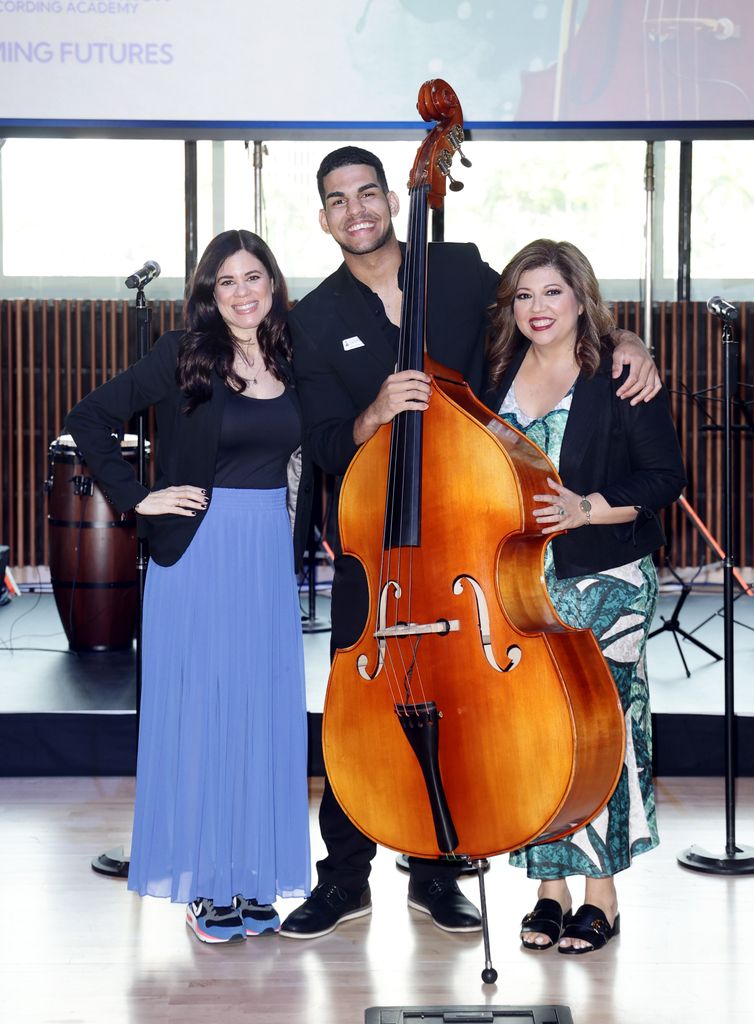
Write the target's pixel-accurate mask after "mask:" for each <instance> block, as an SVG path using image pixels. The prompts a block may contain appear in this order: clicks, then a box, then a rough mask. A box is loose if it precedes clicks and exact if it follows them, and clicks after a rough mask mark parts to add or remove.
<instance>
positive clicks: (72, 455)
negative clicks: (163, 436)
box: [46, 434, 148, 651]
mask: <svg viewBox="0 0 754 1024" xmlns="http://www.w3.org/2000/svg"><path fill="white" fill-rule="evenodd" d="M121 448H122V452H123V455H124V457H125V458H126V459H128V460H129V462H133V463H134V464H135V463H136V460H137V457H138V453H137V437H136V435H135V434H126V436H125V437H124V439H123V441H122V442H121ZM147 451H148V442H147ZM49 468H50V472H49V479H48V481H47V483H46V488H47V490H48V495H49V505H48V516H47V521H48V524H49V529H50V577H51V579H52V590H53V593H54V595H55V602H56V604H57V607H58V613H59V615H60V619H61V621H62V623H63V628H64V629H65V632H66V636H67V637H68V645H69V647H70V648H71V650H73V651H114V650H118V649H119V648H124V647H130V646H131V644H132V643H133V639H134V634H135V630H136V618H137V615H138V591H137V577H136V554H137V541H136V514H135V513H134V512H133V511H129V512H127V513H125V514H124V515H123V516H122V517H121V516H120V515H118V513H117V511H116V510H115V508H114V507H113V506H112V505H111V504H110V502H109V501H108V500H107V498H106V497H105V495H104V494H103V492H102V491H101V490H100V488H99V486H98V485H97V482H96V480H95V479H94V477H93V476H92V475H91V473H90V472H88V470H87V466H86V462H85V461H84V458H83V456H82V454H81V452H80V451H79V450H78V448H76V445H75V442H74V440H73V438H72V437H71V436H70V434H63V435H62V436H61V437H58V438H56V439H55V440H54V441H53V442H52V444H51V445H50V448H49Z"/></svg>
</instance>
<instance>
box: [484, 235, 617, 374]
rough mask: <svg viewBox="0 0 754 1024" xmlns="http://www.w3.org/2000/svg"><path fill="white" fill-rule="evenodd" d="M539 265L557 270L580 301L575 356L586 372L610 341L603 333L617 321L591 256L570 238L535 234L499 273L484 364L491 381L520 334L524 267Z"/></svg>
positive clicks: (596, 363) (502, 369) (593, 367)
mask: <svg viewBox="0 0 754 1024" xmlns="http://www.w3.org/2000/svg"><path fill="white" fill-rule="evenodd" d="M540 267H553V268H554V269H555V270H557V271H558V273H559V274H560V276H561V277H562V278H563V280H564V281H565V282H566V283H567V284H568V285H570V287H571V288H572V289H573V292H574V295H575V296H576V301H577V302H578V304H579V305H580V306H582V307H583V310H584V311H583V313H582V314H581V315H580V316H579V320H578V325H577V337H576V351H575V357H576V362H577V363H578V365H579V366H580V367H581V368H582V369H583V370H585V371H586V373H587V374H588V375H589V376H590V377H592V376H594V374H595V373H596V372H597V368H598V367H599V364H600V357H601V355H602V353H603V351H604V350H605V347H606V346H607V345H608V344H610V342H609V341H606V340H605V336H606V335H609V334H610V332H611V331H612V330H613V329H614V327H615V324H614V321H613V317H612V314H611V313H610V310H609V309H608V308H607V306H606V304H605V302H604V300H603V298H602V295H601V294H600V286H599V283H598V281H597V278H596V276H595V274H594V270H593V269H592V265H591V263H590V262H589V260H588V259H587V258H586V256H585V255H584V254H583V252H581V250H580V249H577V248H576V246H575V245H573V244H572V243H571V242H553V241H552V239H550V238H538V239H537V240H536V241H534V242H530V243H529V244H528V245H525V246H524V247H523V249H521V251H520V252H517V253H516V255H515V256H514V257H513V259H512V260H510V262H509V263H508V265H507V266H506V267H505V269H504V270H503V272H502V274H501V275H500V284H499V285H498V288H497V302H496V304H495V308H494V311H493V313H492V327H491V330H490V334H489V337H488V340H487V364H488V367H489V375H490V380H491V382H492V384H494V385H497V384H499V383H500V380H501V379H502V376H503V373H504V372H505V368H506V366H507V365H508V363H509V362H510V361H511V359H512V357H513V353H514V352H515V350H516V348H517V347H518V344H519V342H520V341H521V338H522V335H521V332H520V331H519V329H518V327H517V326H516V318H515V315H514V313H513V301H514V299H515V297H516V291H517V289H518V282H519V281H520V279H521V275H522V274H523V273H525V272H526V271H527V270H538V269H539V268H540Z"/></svg>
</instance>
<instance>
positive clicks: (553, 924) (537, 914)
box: [521, 900, 573, 951]
mask: <svg viewBox="0 0 754 1024" xmlns="http://www.w3.org/2000/svg"><path fill="white" fill-rule="evenodd" d="M572 917H573V915H572V913H571V911H570V910H566V912H565V914H564V913H563V908H562V907H561V905H560V904H559V903H558V901H557V900H537V905H536V906H535V908H534V910H532V911H531V913H529V914H527V915H526V917H525V918H524V919H523V921H522V922H521V931H522V932H532V933H536V932H540V933H541V934H542V935H546V936H547V938H548V939H549V940H550V941H549V942H548V943H547V944H546V945H545V944H542V943H539V942H527V940H526V939H525V938H524V936H523V935H522V936H521V944H522V945H523V946H525V947H526V949H535V950H537V951H540V950H543V949H550V947H551V946H554V945H555V943H556V942H557V941H558V939H559V938H560V936H561V935H562V934H563V928H564V927H565V926H566V925H568V924H569V923H570V921H571V918H572Z"/></svg>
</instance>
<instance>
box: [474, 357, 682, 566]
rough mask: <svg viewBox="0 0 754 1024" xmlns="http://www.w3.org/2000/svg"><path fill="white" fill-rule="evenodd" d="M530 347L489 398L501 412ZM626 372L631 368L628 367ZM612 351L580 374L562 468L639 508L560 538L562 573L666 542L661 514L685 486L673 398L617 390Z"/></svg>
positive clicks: (579, 483) (576, 481)
mask: <svg viewBox="0 0 754 1024" xmlns="http://www.w3.org/2000/svg"><path fill="white" fill-rule="evenodd" d="M528 349H529V342H528V341H526V340H524V339H523V338H521V339H520V345H519V348H518V349H517V351H516V355H515V356H514V358H513V360H512V362H511V363H510V364H509V366H508V367H507V368H506V371H505V375H504V376H503V379H502V380H501V382H500V384H499V385H498V386H497V387H495V388H490V389H489V390H488V391H487V393H486V395H485V402H486V404H487V405H488V406H489V408H490V409H492V410H493V412H497V411H498V409H499V408H500V404H501V402H502V400H503V398H504V397H505V395H506V394H507V393H508V390H509V389H510V386H511V384H512V383H513V379H514V377H515V376H516V374H517V372H518V369H519V367H520V366H521V363H522V361H523V358H524V356H525V355H526V352H527V351H528ZM626 372H627V370H626ZM611 374H612V353H610V352H608V353H607V354H606V355H604V356H603V359H602V362H601V365H600V368H599V370H598V371H597V373H596V374H595V375H594V376H593V377H587V376H586V375H585V374H584V373H581V374H580V375H579V377H578V379H577V381H576V387H575V389H574V393H573V402H572V404H571V409H570V412H569V414H568V423H567V425H566V430H565V434H564V436H563V444H562V447H561V451H560V467H559V473H560V477H561V479H562V481H563V483H564V485H565V486H566V487H567V488H568V489H569V490H571V491H575V492H576V493H577V494H590V493H591V492H593V491H597V492H599V493H600V494H602V495H603V496H604V497H605V499H606V501H607V502H608V504H609V505H611V506H613V507H617V506H622V505H634V506H638V507H639V508H640V509H641V512H640V513H639V516H638V518H637V520H636V521H635V522H632V523H620V524H617V525H612V526H589V527H586V526H585V527H582V528H580V529H577V530H570V531H569V532H568V533H566V534H563V535H561V536H559V537H555V538H554V539H553V542H552V548H553V558H554V561H555V570H556V572H557V575H558V576H559V577H561V578H565V577H568V576H583V575H586V574H587V573H590V572H599V571H601V570H603V569H612V568H614V567H615V566H618V565H626V564H627V563H628V562H633V561H635V560H636V559H637V558H641V557H643V556H644V555H648V554H650V553H651V552H653V551H656V550H657V548H659V547H662V545H663V544H664V543H665V536H664V534H663V531H662V527H661V526H660V522H659V520H658V518H657V515H656V513H657V512H658V511H659V510H660V509H662V508H665V507H666V506H667V505H670V504H671V503H672V502H673V501H675V499H676V498H677V497H678V495H679V494H680V493H681V491H682V490H683V488H684V487H685V485H686V474H685V471H684V465H683V457H682V455H681V449H680V446H679V444H678V437H677V435H676V431H675V427H674V425H673V420H672V418H671V415H670V403H669V401H668V396H667V392H666V391H665V390H664V389H663V390H662V391H661V392H660V394H659V395H658V396H657V397H656V398H654V399H653V400H652V401H651V402H646V403H645V402H641V403H640V404H639V405H631V404H630V402H629V401H628V400H622V399H620V398H618V397H617V396H616V391H617V389H618V388H619V387H620V385H621V383H622V381H623V380H624V379H625V373H624V375H623V377H621V378H620V379H618V380H613V378H612V375H611Z"/></svg>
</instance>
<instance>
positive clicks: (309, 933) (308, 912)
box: [280, 882, 372, 939]
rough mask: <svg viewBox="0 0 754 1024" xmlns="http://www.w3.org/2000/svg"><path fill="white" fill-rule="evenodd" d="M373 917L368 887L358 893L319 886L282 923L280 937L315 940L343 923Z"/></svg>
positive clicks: (328, 883)
mask: <svg viewBox="0 0 754 1024" xmlns="http://www.w3.org/2000/svg"><path fill="white" fill-rule="evenodd" d="M371 913H372V894H371V893H370V891H369V886H368V885H367V886H365V887H364V888H363V889H362V890H361V892H349V891H348V890H347V889H341V887H340V886H339V885H336V884H335V883H334V882H322V883H321V885H318V886H317V887H316V888H315V889H313V890H312V894H311V896H310V897H309V899H307V900H305V901H304V902H303V903H302V904H301V906H300V907H297V908H296V910H294V911H293V913H292V914H289V915H288V917H287V918H286V919H285V921H283V927H282V928H281V929H280V934H281V935H284V936H285V937H286V938H287V939H318V938H319V937H320V935H328V934H329V933H330V932H331V931H333V930H334V929H335V928H337V926H338V925H339V924H341V923H342V922H343V921H352V920H353V919H354V918H355V917H365V916H366V915H367V914H371Z"/></svg>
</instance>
